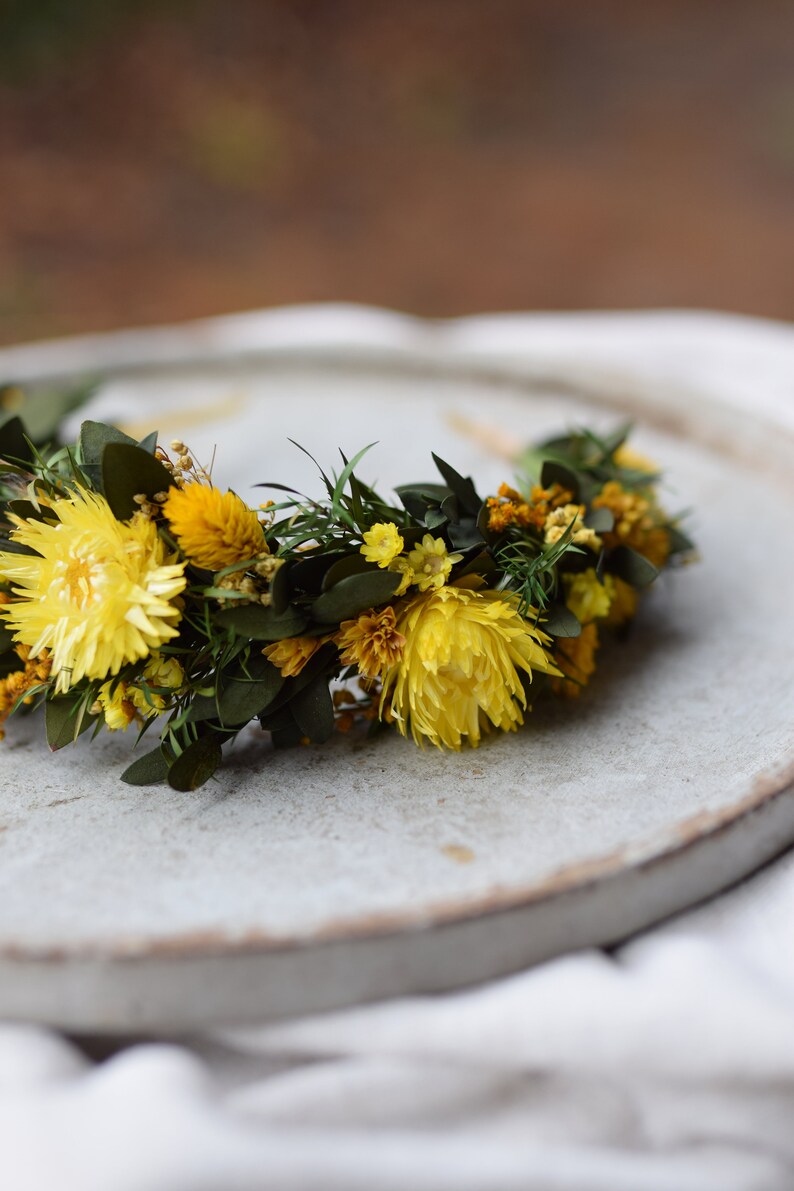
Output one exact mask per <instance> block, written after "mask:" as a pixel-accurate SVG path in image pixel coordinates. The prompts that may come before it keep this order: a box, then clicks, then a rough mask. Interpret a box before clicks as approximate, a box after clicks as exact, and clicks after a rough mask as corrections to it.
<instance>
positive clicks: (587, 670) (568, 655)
mask: <svg viewBox="0 0 794 1191" xmlns="http://www.w3.org/2000/svg"><path fill="white" fill-rule="evenodd" d="M597 649H598V629H597V628H596V626H595V625H594V624H593V622H592V621H591V622H590V624H586V625H583V627H582V631H581V633H580V634H579V636H578V637H563V638H558V640H557V643H556V648H555V651H554V660H555V662H556V663H557V665H558V666H559V667H560V670H562V672H563V674H564V675H565V678H552V680H551V686H552V690H553V691H554V692H555V694H557V695H565V697H566V698H568V699H578V698H579V694H580V691H581V688H582V687H583V686H586V685H587V683H588V682H589V681H590V676H591V674H593V673H594V672H595V668H596V664H595V653H596V650H597Z"/></svg>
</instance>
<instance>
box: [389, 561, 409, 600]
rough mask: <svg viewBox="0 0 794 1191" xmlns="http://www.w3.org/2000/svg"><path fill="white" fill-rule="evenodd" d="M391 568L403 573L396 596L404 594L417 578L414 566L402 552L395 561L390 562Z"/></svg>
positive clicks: (400, 573)
mask: <svg viewBox="0 0 794 1191" xmlns="http://www.w3.org/2000/svg"><path fill="white" fill-rule="evenodd" d="M389 570H390V571H395V572H396V573H397V574H399V575H402V579H401V580H400V586H399V587H398V588H397V590H396V591H395V593H394V594H395V595H396V596H401V595H404V594H405V592H406V591H407V590H408V588H409V587H410V586H411V584H412V583H413V582H414V579H415V575H414V572H413V567H412V566H411V564H410V562H409V561H408V559H407V558H406V556H405V555H404V554H401V555H399V557H398V558H395V559H393V561H392V562H390V563H389Z"/></svg>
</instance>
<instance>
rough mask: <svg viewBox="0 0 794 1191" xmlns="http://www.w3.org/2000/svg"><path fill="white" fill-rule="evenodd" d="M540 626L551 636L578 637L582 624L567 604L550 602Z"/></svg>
mask: <svg viewBox="0 0 794 1191" xmlns="http://www.w3.org/2000/svg"><path fill="white" fill-rule="evenodd" d="M538 627H539V628H541V629H542V630H543V632H544V633H548V634H549V636H550V637H578V636H579V634H580V633H581V631H582V626H581V624H580V622H579V620H578V619H577V617H576V616H574V614H573V612H571V609H570V608H568V607H566V605H565V604H560V603H557V604H550V605H549V607H548V608H547V609H546V611H545V612H544V613H543V619H542V620H541V621H540V623H539V626H538Z"/></svg>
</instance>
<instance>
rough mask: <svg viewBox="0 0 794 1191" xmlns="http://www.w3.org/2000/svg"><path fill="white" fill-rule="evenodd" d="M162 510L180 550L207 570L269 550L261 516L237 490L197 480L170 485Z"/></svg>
mask: <svg viewBox="0 0 794 1191" xmlns="http://www.w3.org/2000/svg"><path fill="white" fill-rule="evenodd" d="M163 511H164V512H165V515H166V517H167V518H168V522H169V524H170V526H171V532H172V533H173V535H174V537H175V538H176V540H177V541H178V543H179V546H180V549H181V550H182V551H183V552H184V553H185V554H186V555H187V557H188V558H189V559H190V561H191V562H193V563H195V565H196V566H197V567H202V568H203V569H204V570H207V571H220V570H223V568H224V567H230V566H233V565H234V563H236V562H245V561H246V560H247V559H249V558H256V556H257V555H258V554H262V553H263V552H267V549H268V547H267V542H266V541H265V536H264V533H263V532H262V526H261V525H260V524H259V518H258V517H257V515H256V513H255V512H254V510H253V509H249V508H248V506H247V505H246V503H245V502H244V501H242V500H241V499H240V497H239V496H238V495H237V494H236V493H235V492H221V491H220V489H218V488H212V487H210V486H209V485H207V484H198V483H194V484H186V485H185V486H184V488H169V490H168V499H167V500H166V501H165V503H164V505H163Z"/></svg>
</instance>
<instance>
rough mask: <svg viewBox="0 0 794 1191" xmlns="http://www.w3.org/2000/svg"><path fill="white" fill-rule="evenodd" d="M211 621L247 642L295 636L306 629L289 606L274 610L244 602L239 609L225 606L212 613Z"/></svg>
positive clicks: (277, 639) (304, 622) (305, 622)
mask: <svg viewBox="0 0 794 1191" xmlns="http://www.w3.org/2000/svg"><path fill="white" fill-rule="evenodd" d="M213 620H214V622H215V624H216V625H218V626H219V627H220V628H225V629H229V630H231V631H232V632H235V633H237V634H238V635H239V636H241V637H247V638H248V639H249V640H251V641H281V640H282V639H283V638H284V637H296V636H298V635H299V634H300V633H302V632H303V630H304V629H305V628H306V625H307V623H308V622H307V620H306V617H305V616H303V615H302V613H301V612H299V611H298V609H297V608H295V607H294V606H293V605H291V604H290V605H288V607H287V608H286V610H285V611H284V612H281V613H279V612H277V611H276V609H275V608H273V607H272V606H271V607H269V608H265V607H263V605H262V604H246V605H245V606H244V607H241V608H225V609H224V610H223V611H222V612H216V613H215V615H214V617H213Z"/></svg>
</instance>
